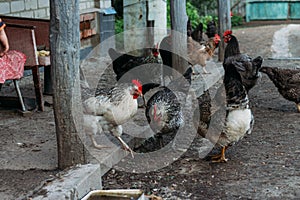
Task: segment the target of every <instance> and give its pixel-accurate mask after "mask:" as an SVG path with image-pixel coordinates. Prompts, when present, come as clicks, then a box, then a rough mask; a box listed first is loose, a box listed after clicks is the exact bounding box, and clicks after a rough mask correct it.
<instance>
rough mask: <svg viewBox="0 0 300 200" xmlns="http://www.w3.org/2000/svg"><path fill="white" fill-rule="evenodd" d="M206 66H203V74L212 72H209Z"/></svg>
mask: <svg viewBox="0 0 300 200" xmlns="http://www.w3.org/2000/svg"><path fill="white" fill-rule="evenodd" d="M205 67H206V66H204V67H203V74H211V72H208V71H207V70H206V68H205Z"/></svg>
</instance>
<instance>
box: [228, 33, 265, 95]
mask: <svg viewBox="0 0 300 200" xmlns="http://www.w3.org/2000/svg"><path fill="white" fill-rule="evenodd" d="M223 37H224V42H225V43H227V46H226V48H225V54H224V61H223V66H229V65H231V66H237V65H239V68H238V71H239V73H240V74H241V78H242V83H243V85H244V86H245V88H246V90H247V92H249V91H250V89H252V88H253V87H254V86H255V85H256V83H257V80H258V79H259V77H260V73H259V69H260V68H261V65H262V62H263V58H262V57H261V56H258V57H256V58H254V59H252V58H251V57H250V56H248V55H247V54H242V53H241V52H240V48H239V42H238V40H237V38H236V37H235V36H234V35H232V31H231V30H227V31H225V32H224V34H223Z"/></svg>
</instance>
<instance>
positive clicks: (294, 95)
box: [260, 66, 300, 112]
mask: <svg viewBox="0 0 300 200" xmlns="http://www.w3.org/2000/svg"><path fill="white" fill-rule="evenodd" d="M260 71H261V72H263V73H265V74H267V75H268V77H269V78H270V79H271V81H272V82H273V83H274V85H275V86H276V87H277V89H278V92H279V93H280V94H281V95H282V96H283V97H284V98H285V99H287V100H289V101H293V102H295V103H296V106H297V110H298V112H300V69H284V68H278V67H267V66H263V67H262V68H261V69H260Z"/></svg>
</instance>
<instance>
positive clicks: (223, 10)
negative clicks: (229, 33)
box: [218, 0, 231, 62]
mask: <svg viewBox="0 0 300 200" xmlns="http://www.w3.org/2000/svg"><path fill="white" fill-rule="evenodd" d="M218 24H219V35H220V36H221V38H222V42H221V43H220V46H219V61H221V62H222V61H223V59H224V50H225V44H224V40H223V33H224V31H226V30H228V29H231V17H230V1H227V0H218Z"/></svg>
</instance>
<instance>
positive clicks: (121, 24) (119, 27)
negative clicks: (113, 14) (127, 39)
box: [115, 18, 124, 34]
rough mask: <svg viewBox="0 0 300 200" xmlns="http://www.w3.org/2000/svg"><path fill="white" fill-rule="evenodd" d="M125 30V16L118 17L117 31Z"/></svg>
mask: <svg viewBox="0 0 300 200" xmlns="http://www.w3.org/2000/svg"><path fill="white" fill-rule="evenodd" d="M123 31H124V20H123V18H116V20H115V33H116V34H118V33H122V32H123Z"/></svg>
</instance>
